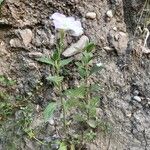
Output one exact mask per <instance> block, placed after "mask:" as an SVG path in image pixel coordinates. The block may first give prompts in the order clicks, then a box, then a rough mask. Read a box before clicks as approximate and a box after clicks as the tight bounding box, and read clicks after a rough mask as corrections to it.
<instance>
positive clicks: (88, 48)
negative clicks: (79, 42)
mask: <svg viewBox="0 0 150 150" xmlns="http://www.w3.org/2000/svg"><path fill="white" fill-rule="evenodd" d="M94 48H95V44H94V43H92V42H89V43H87V45H86V46H85V48H84V50H85V51H87V52H88V53H90V52H91V51H92V50H93V49H94Z"/></svg>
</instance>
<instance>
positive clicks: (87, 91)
mask: <svg viewBox="0 0 150 150" xmlns="http://www.w3.org/2000/svg"><path fill="white" fill-rule="evenodd" d="M85 70H86V77H85V84H86V102H87V105H88V107H89V103H90V98H89V92H90V91H89V83H88V79H89V73H88V64H86V65H85ZM87 118H88V120H89V118H90V114H89V108H88V109H87Z"/></svg>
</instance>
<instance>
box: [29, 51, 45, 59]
mask: <svg viewBox="0 0 150 150" xmlns="http://www.w3.org/2000/svg"><path fill="white" fill-rule="evenodd" d="M42 56H43V54H42V53H40V52H30V53H29V57H30V58H40V57H42Z"/></svg>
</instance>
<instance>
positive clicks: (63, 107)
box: [55, 30, 67, 134]
mask: <svg viewBox="0 0 150 150" xmlns="http://www.w3.org/2000/svg"><path fill="white" fill-rule="evenodd" d="M64 37H65V32H64V30H61V31H60V41H59V48H58V55H59V58H60V56H61V53H62V52H63V50H64ZM60 60H61V58H60ZM60 60H58V61H57V62H56V65H55V69H56V74H57V76H60V73H61V68H60ZM58 92H59V95H60V101H61V106H62V112H63V126H64V130H65V134H66V130H67V129H66V111H65V104H64V99H63V94H62V83H60V84H59V85H58Z"/></svg>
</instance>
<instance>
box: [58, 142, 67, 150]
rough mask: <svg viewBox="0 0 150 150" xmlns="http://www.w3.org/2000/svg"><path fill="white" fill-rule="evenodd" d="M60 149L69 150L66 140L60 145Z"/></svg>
mask: <svg viewBox="0 0 150 150" xmlns="http://www.w3.org/2000/svg"><path fill="white" fill-rule="evenodd" d="M58 150H67V145H66V143H64V142H62V143H60V147H59V149H58Z"/></svg>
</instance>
